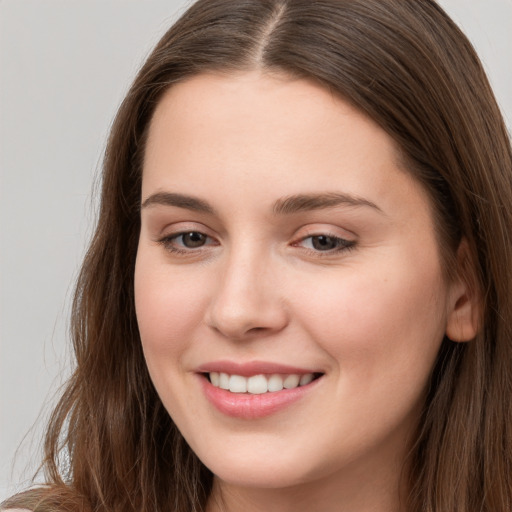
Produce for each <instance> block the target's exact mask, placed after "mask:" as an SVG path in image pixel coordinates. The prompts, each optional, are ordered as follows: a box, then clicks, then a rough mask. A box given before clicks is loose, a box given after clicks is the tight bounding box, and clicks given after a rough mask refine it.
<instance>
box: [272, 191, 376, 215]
mask: <svg viewBox="0 0 512 512" xmlns="http://www.w3.org/2000/svg"><path fill="white" fill-rule="evenodd" d="M341 205H345V206H357V207H361V206H366V207H370V208H373V209H374V210H377V211H378V212H380V213H384V212H383V211H382V210H381V209H380V208H379V207H378V206H377V205H376V204H375V203H372V202H371V201H369V200H368V199H364V198H362V197H357V196H353V195H350V194H342V193H336V192H327V193H324V194H298V195H294V196H289V197H285V198H283V199H278V200H277V201H276V202H275V204H274V208H273V211H274V213H275V214H277V215H279V214H281V215H282V214H291V213H297V212H304V211H312V210H322V209H325V208H334V207H335V206H341Z"/></svg>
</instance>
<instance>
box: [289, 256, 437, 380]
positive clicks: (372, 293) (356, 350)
mask: <svg viewBox="0 0 512 512" xmlns="http://www.w3.org/2000/svg"><path fill="white" fill-rule="evenodd" d="M386 268H387V269H388V271H387V273H386V275H383V274H382V273H381V272H379V271H377V269H376V270H375V271H373V272H371V271H368V272H366V273H362V272H357V270H355V271H354V272H351V273H348V272H347V274H346V275H345V276H344V277H342V278H340V279H339V280H338V281H337V282H336V285H335V286H333V285H332V282H326V283H325V286H324V287H322V286H317V287H316V289H315V288H313V287H311V286H309V287H306V288H305V291H307V293H304V291H302V293H301V292H300V291H299V290H296V291H295V293H296V294H297V295H296V296H297V297H301V299H300V300H301V306H300V309H301V311H302V312H303V313H302V315H301V317H302V318H301V319H300V321H301V322H302V325H303V328H304V329H306V330H308V331H309V334H310V336H311V338H313V339H315V340H317V343H318V344H319V345H321V346H322V348H323V349H324V350H325V351H326V352H327V353H329V354H330V356H331V357H332V359H333V361H335V364H336V365H337V366H338V371H339V372H340V374H342V375H344V376H345V377H346V378H347V379H348V378H349V377H351V376H355V375H357V378H358V380H360V382H358V383H357V385H358V386H360V385H361V382H365V383H368V385H369V386H370V385H371V384H372V383H373V384H375V381H377V380H384V379H387V380H388V381H390V382H396V383H399V382H400V381H406V380H407V379H410V380H411V381H412V382H415V381H418V385H419V386H421V383H420V381H424V380H426V378H427V376H428V374H429V372H430V369H431V367H432V365H433V362H434V360H435V357H436V354H437V351H438V349H439V346H440V343H441V340H442V338H443V334H444V328H445V323H446V322H445V298H444V293H445V291H444V290H445V288H444V286H443V283H442V280H441V278H440V273H439V272H438V268H437V266H432V265H430V268H429V267H424V268H423V269H422V271H421V272H419V271H418V267H417V266H410V267H409V268H408V267H406V266H404V265H394V266H387V267H386ZM390 268H391V269H392V270H391V271H389V269H390ZM420 268H421V267H420ZM299 294H300V295H299ZM297 307H299V306H297Z"/></svg>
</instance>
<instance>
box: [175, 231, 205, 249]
mask: <svg viewBox="0 0 512 512" xmlns="http://www.w3.org/2000/svg"><path fill="white" fill-rule="evenodd" d="M172 238H173V240H175V241H177V242H178V241H179V243H180V245H183V246H184V247H187V248H188V249H197V248H198V247H202V246H203V245H204V244H205V243H206V240H207V238H208V237H207V236H206V235H205V234H204V233H199V231H190V232H189V233H180V234H179V235H175V236H174V237H172Z"/></svg>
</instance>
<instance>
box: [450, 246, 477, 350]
mask: <svg viewBox="0 0 512 512" xmlns="http://www.w3.org/2000/svg"><path fill="white" fill-rule="evenodd" d="M477 282H478V281H477V278H476V270H475V266H474V264H473V261H472V258H471V253H470V250H469V246H468V243H467V241H466V240H465V239H464V240H462V242H461V243H460V245H459V248H458V249H457V277H456V278H455V279H454V281H453V282H452V284H451V289H450V297H449V308H450V309H449V310H448V317H447V321H446V336H447V337H448V338H449V339H450V340H452V341H455V342H465V341H470V340H472V339H473V338H474V337H475V336H476V335H477V333H478V330H479V327H480V318H481V309H482V303H481V294H480V291H479V287H478V285H477Z"/></svg>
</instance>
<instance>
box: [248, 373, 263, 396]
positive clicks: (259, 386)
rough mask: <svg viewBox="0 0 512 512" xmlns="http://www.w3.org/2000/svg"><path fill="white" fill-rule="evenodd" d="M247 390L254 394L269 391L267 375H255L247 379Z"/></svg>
mask: <svg viewBox="0 0 512 512" xmlns="http://www.w3.org/2000/svg"><path fill="white" fill-rule="evenodd" d="M247 391H248V392H249V393H251V394H253V395H261V394H262V393H266V392H267V391H268V385H267V378H266V377H265V375H253V376H252V377H249V378H248V379H247Z"/></svg>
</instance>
